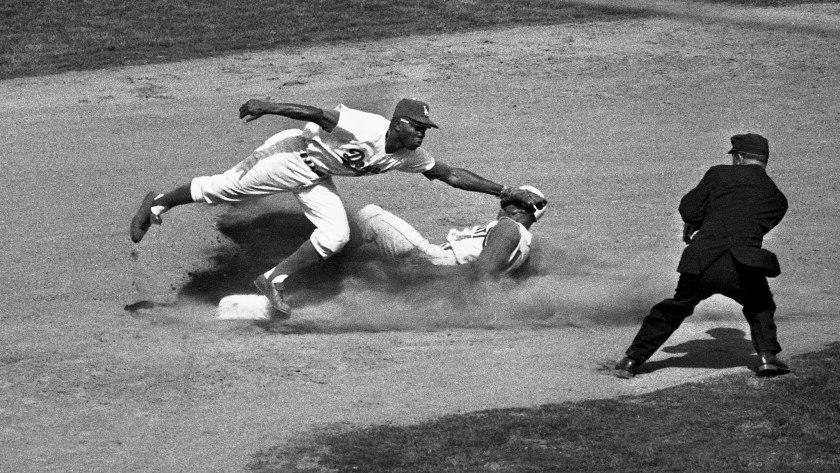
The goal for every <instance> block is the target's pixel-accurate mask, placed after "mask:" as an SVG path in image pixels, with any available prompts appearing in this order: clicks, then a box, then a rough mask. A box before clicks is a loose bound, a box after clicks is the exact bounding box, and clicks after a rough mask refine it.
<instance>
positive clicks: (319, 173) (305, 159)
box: [300, 153, 329, 177]
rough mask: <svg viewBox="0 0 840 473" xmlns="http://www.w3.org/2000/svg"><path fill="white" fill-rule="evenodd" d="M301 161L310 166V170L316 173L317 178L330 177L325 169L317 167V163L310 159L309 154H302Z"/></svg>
mask: <svg viewBox="0 0 840 473" xmlns="http://www.w3.org/2000/svg"><path fill="white" fill-rule="evenodd" d="M300 159H302V160H303V162H304V164H306V165H307V166H309V169H311V170H312V172H314V173H315V175H316V176H318V177H327V176H329V174H327V173H325V172H324V170H323V169H321V168H319V167H318V166H316V165H315V161H312V158H310V157H309V155H308V154H306V153H300Z"/></svg>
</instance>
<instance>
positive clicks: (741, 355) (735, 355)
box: [640, 327, 756, 373]
mask: <svg viewBox="0 0 840 473" xmlns="http://www.w3.org/2000/svg"><path fill="white" fill-rule="evenodd" d="M706 333H707V334H709V335H711V336H712V338H711V339H708V338H705V339H700V340H690V341H687V342H683V343H680V344H678V345H672V346H668V347H665V348H663V349H662V351H663V352H665V353H671V354H675V355H679V354H682V356H673V357H671V358H667V359H664V360H657V361H651V362H648V363H645V364H644V365H642V366H641V370H640V372H641V373H649V372H652V371H656V370H660V369H663V368H712V369H724V368H735V367H739V366H744V367H751V366H753V363H754V362H755V360H756V356H755V354H754V350H753V345H752V342H751V341H750V340H749V339H748V338H746V334H745V333H744V331H743V330H740V329H737V328H729V327H717V328H711V329H709V330H707V331H706Z"/></svg>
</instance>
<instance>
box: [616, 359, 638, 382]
mask: <svg viewBox="0 0 840 473" xmlns="http://www.w3.org/2000/svg"><path fill="white" fill-rule="evenodd" d="M639 365H641V363H640V362H638V361H636V360H634V359H633V358H630V357H629V356H625V357H624V358H622V359H621V361H619V362H618V363H616V364H615V376H616V377H617V378H621V379H630V378H632V377H633V376H636V373H638V372H639Z"/></svg>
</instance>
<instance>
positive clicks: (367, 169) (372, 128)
mask: <svg viewBox="0 0 840 473" xmlns="http://www.w3.org/2000/svg"><path fill="white" fill-rule="evenodd" d="M335 110H336V111H337V112H338V124H337V125H336V127H335V128H334V129H333V130H332V131H331V132H327V131H326V130H324V129H323V128H321V127H320V126H318V125H317V124H315V123H312V122H310V123H307V124H306V126H304V128H303V137H304V138H306V142H307V144H306V149H305V153H306V155H305V156H304V158H306V159H309V160H311V162H312V163H313V164H314V166H315V167H316V168H318V169H320V170H321V171H323V172H324V173H326V174H333V175H338V176H364V175H367V174H379V173H382V172H386V171H390V170H392V169H395V170H397V171H403V172H415V173H419V172H424V171H428V170H429V169H431V168H432V166H434V165H435V160H434V159H433V158H432V156H431V155H430V154H429V153H428V152H427V151H426V150H424V149H423V148H417V149H416V150H409V149H405V148H404V149H400V150H399V151H397V152H396V153H390V154H389V153H386V152H385V133H386V132H387V131H388V127H389V125H390V121H389V120H388V119H387V118H385V117H383V116H381V115H377V114H375V113H369V112H363V111H361V110H355V109H352V108H350V107H347V106H344V105H339V106H338V107H336V108H335Z"/></svg>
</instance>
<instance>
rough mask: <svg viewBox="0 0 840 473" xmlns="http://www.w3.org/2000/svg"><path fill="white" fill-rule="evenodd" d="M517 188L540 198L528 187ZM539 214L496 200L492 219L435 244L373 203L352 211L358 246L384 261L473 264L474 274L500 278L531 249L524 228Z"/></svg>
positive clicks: (528, 233)
mask: <svg viewBox="0 0 840 473" xmlns="http://www.w3.org/2000/svg"><path fill="white" fill-rule="evenodd" d="M519 189H521V190H526V191H529V192H533V193H534V194H536V195H538V196H540V197H544V196H543V193H542V192H540V191H539V190H537V189H536V188H534V187H531V186H522V187H520V188H519ZM544 212H545V205H542V206H540V207H539V208H533V207H526V206H524V205H522V204H521V203H519V202H517V201H515V200H512V199H502V200H501V209H500V210H499V212H498V214H497V215H496V219H495V220H492V221H491V222H489V223H487V224H484V225H476V226H473V227H469V228H463V229H456V228H453V229H451V230H450V231H449V233H448V234H447V235H446V241H445V242H444V243H441V244H433V243H430V242H429V240H427V239H426V238H425V237H424V236H423V235H421V234H420V232H418V231H417V229H415V228H414V227H413V226H411V225H410V224H409V223H408V222H406V221H405V220H403V219H401V218H400V217H397V216H396V215H394V214H392V213H391V212H388V211H387V210H384V209H383V208H381V207H379V206H378V205H373V204H371V205H367V206H365V207H363V208H362V209H361V210H359V211H358V212H357V213H356V221H357V224H358V226H359V230H360V233H361V239H362V243H363V244H371V245H373V246H374V248H376V250H377V252H378V253H379V254H380V255H382V256H385V257H387V258H389V259H395V260H400V259H415V260H421V261H426V262H429V263H431V264H433V265H438V266H455V265H461V264H474V265H475V267H476V273H477V274H478V275H491V276H500V275H503V274H509V273H511V272H513V271H515V270H516V269H518V268H519V267H521V266H522V265H523V264H524V263H525V262H526V261H527V260H528V256H529V255H530V253H531V241H532V239H533V235H532V234H531V231H530V228H531V225H533V224H534V222H536V221H537V220H539V219H540V217H542V215H543V213H544Z"/></svg>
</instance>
